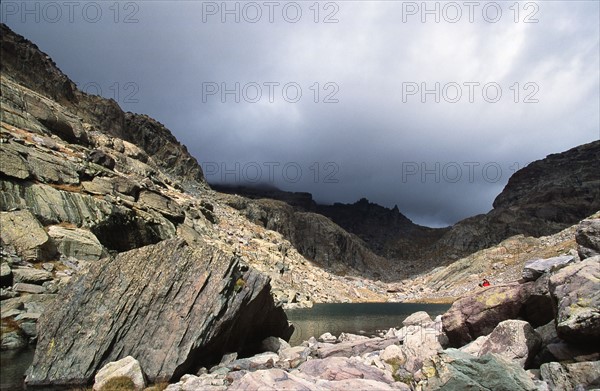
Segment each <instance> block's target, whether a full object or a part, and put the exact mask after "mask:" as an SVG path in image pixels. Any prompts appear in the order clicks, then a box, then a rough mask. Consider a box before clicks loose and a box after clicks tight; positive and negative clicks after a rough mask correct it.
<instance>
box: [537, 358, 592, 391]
mask: <svg viewBox="0 0 600 391" xmlns="http://www.w3.org/2000/svg"><path fill="white" fill-rule="evenodd" d="M540 372H541V376H542V379H543V380H544V381H545V382H546V383H547V384H548V389H549V390H550V391H573V390H588V389H597V388H599V387H600V361H592V362H589V361H588V362H577V363H572V364H561V363H557V362H551V363H547V364H543V365H542V366H541V368H540Z"/></svg>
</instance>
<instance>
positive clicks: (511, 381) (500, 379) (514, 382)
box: [421, 349, 538, 391]
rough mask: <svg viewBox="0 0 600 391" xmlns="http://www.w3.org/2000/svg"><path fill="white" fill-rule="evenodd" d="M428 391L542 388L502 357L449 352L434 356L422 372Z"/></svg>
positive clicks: (423, 387)
mask: <svg viewBox="0 0 600 391" xmlns="http://www.w3.org/2000/svg"><path fill="white" fill-rule="evenodd" d="M422 373H423V376H424V377H425V379H424V380H423V381H422V384H421V386H422V387H421V389H422V390H425V391H433V390H444V391H454V390H456V391H463V390H494V391H525V390H526V391H535V390H537V389H538V388H537V387H536V385H535V384H534V382H533V380H531V378H530V377H529V375H528V374H527V372H525V370H524V369H523V368H521V367H520V366H519V365H518V364H516V363H512V362H510V361H508V360H506V359H504V358H502V357H500V356H496V355H494V354H486V355H484V356H482V357H473V356H472V355H470V354H468V353H463V352H461V351H459V350H456V349H447V350H444V351H443V352H441V353H439V354H438V355H437V356H435V357H433V358H432V359H431V360H430V361H429V362H427V363H426V364H425V365H424V367H423V369H422Z"/></svg>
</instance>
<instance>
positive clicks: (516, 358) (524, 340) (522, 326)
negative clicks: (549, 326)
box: [478, 320, 542, 367]
mask: <svg viewBox="0 0 600 391" xmlns="http://www.w3.org/2000/svg"><path fill="white" fill-rule="evenodd" d="M541 343H542V338H541V337H540V336H539V335H538V334H537V333H536V332H535V330H534V329H533V327H531V325H530V324H529V323H527V322H525V321H523V320H505V321H503V322H500V324H498V326H497V327H496V328H495V329H494V331H492V333H491V334H490V335H489V336H488V338H487V339H486V341H485V342H484V343H483V345H482V346H481V349H480V350H479V353H478V356H483V355H485V354H487V353H496V354H498V355H500V356H502V357H504V358H506V359H508V360H510V361H512V362H516V363H518V364H519V365H521V366H522V367H527V366H528V364H529V363H530V362H531V360H532V359H533V358H534V357H535V355H536V353H537V352H538V350H539V349H540V345H541Z"/></svg>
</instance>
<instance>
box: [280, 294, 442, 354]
mask: <svg viewBox="0 0 600 391" xmlns="http://www.w3.org/2000/svg"><path fill="white" fill-rule="evenodd" d="M449 308H450V305H448V304H412V303H340V304H315V305H314V307H312V308H301V309H293V310H287V311H286V314H287V316H288V319H289V320H290V321H291V322H292V323H293V324H294V327H295V328H296V329H295V331H294V334H293V335H292V338H291V339H290V344H291V345H292V346H295V345H299V344H300V343H301V342H302V341H306V340H307V339H309V338H310V337H311V336H314V337H315V338H318V337H319V336H320V335H321V334H323V333H326V332H329V333H331V334H333V335H335V336H338V335H339V334H340V333H342V332H345V333H352V334H362V335H367V336H370V335H374V334H376V332H377V331H378V330H388V329H389V328H391V327H395V328H400V327H402V321H403V320H404V319H406V318H407V317H408V316H409V315H411V314H413V313H415V312H417V311H426V312H427V313H428V314H429V316H431V318H432V319H434V318H435V317H436V316H437V315H440V314H443V313H444V312H446V311H447V310H448V309H449Z"/></svg>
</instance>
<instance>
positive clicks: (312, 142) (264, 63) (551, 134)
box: [3, 1, 600, 226]
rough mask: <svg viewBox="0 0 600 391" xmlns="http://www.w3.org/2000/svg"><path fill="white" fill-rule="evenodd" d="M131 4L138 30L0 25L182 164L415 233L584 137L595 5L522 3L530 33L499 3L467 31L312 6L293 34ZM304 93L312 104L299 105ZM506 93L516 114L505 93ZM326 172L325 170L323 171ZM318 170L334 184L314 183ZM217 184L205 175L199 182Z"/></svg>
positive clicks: (456, 214)
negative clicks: (120, 111)
mask: <svg viewBox="0 0 600 391" xmlns="http://www.w3.org/2000/svg"><path fill="white" fill-rule="evenodd" d="M4 3H6V2H3V4H4ZM17 3H19V4H20V2H17ZM258 3H259V4H262V3H261V2H258ZM106 4H107V3H106ZM135 4H137V5H138V6H139V12H138V13H137V14H136V17H137V18H138V19H139V23H133V24H126V23H116V24H115V23H114V21H113V20H112V19H111V18H110V17H112V16H114V15H113V14H111V13H110V12H111V11H110V10H106V11H105V12H106V14H105V16H107V17H106V18H103V19H102V20H101V21H100V22H98V23H95V24H91V23H86V22H85V21H82V20H76V21H75V22H74V23H68V22H66V21H64V20H61V21H60V22H59V23H44V22H43V21H42V22H41V23H31V22H30V21H29V22H26V23H21V22H20V21H19V20H18V19H15V18H12V19H8V16H7V15H5V14H3V21H5V22H7V24H8V25H9V26H11V28H13V29H14V30H16V31H17V32H19V33H21V34H23V35H25V36H26V37H27V38H29V39H31V40H33V41H34V42H35V43H37V44H38V45H39V46H40V47H41V49H42V50H44V51H46V52H47V53H48V54H49V55H51V56H52V57H53V59H54V60H55V61H56V62H57V64H58V65H59V67H60V68H61V69H62V70H63V71H65V73H67V74H68V75H69V76H70V77H71V78H72V79H74V80H75V81H77V82H79V83H80V85H85V83H89V82H95V83H98V85H100V86H101V87H102V92H103V95H104V96H107V97H113V95H112V94H113V91H112V90H110V87H111V86H114V83H119V92H120V96H119V97H120V102H119V103H120V104H121V105H122V107H123V108H124V109H125V110H130V111H135V112H142V113H147V114H149V115H151V116H153V117H155V118H156V119H158V120H159V121H161V122H163V123H164V124H166V125H167V126H168V127H169V128H170V129H171V130H172V131H173V133H174V134H175V135H176V136H177V137H178V138H179V139H180V140H181V141H182V142H184V143H185V144H186V145H188V147H189V150H190V151H191V152H192V153H193V154H194V155H195V156H196V157H197V158H198V161H200V162H204V163H208V164H210V163H217V164H218V165H219V166H220V165H221V164H226V165H227V167H229V168H231V167H235V163H236V162H238V163H240V167H242V168H243V167H244V164H248V163H252V162H255V163H257V164H259V165H262V166H263V167H264V164H265V163H269V162H278V163H279V164H280V166H279V167H283V166H284V165H285V164H286V163H290V162H293V163H297V164H298V165H299V166H300V167H301V168H302V177H301V178H300V179H299V180H298V181H297V182H292V181H289V180H286V179H285V177H283V176H282V175H281V173H280V172H277V175H275V184H276V185H277V186H279V187H281V188H283V189H288V190H294V191H310V192H312V193H313V194H314V196H315V198H316V199H317V200H318V201H320V202H334V201H341V202H354V201H356V200H358V199H359V198H361V197H367V198H369V199H370V200H371V201H373V202H378V203H380V204H383V205H385V206H388V207H392V206H394V205H395V204H397V205H398V207H399V208H400V210H401V211H402V212H403V213H405V214H406V215H407V216H409V217H410V218H411V219H413V221H415V222H417V223H421V224H427V225H435V226H442V225H448V224H453V223H455V222H456V221H458V220H460V219H462V218H465V217H468V216H471V215H473V214H477V213H484V212H487V211H488V210H489V209H491V204H492V201H493V199H494V198H495V196H496V195H497V194H498V193H499V192H500V191H501V190H502V188H503V186H504V185H505V184H506V183H507V181H508V178H509V176H510V174H511V173H512V172H513V171H514V169H515V168H516V167H517V166H518V167H522V166H523V165H524V164H526V163H528V162H530V161H532V160H536V159H540V158H543V157H544V156H546V155H547V154H550V153H554V152H559V151H563V150H566V149H569V148H571V147H573V146H576V145H579V144H582V143H585V142H590V141H593V140H596V139H598V138H600V129H599V128H600V127H599V124H600V117H599V113H598V107H599V105H600V103H599V100H600V98H599V94H598V91H599V71H598V69H599V68H600V63H599V54H598V53H599V39H598V37H599V26H598V19H597V15H598V12H599V10H598V7H599V5H598V3H596V2H566V1H565V2H560V1H555V2H538V3H536V4H537V5H538V8H539V12H538V13H537V14H536V17H537V18H538V19H539V22H538V23H534V24H524V23H514V22H513V20H512V18H513V14H512V11H511V10H509V9H508V7H509V6H510V5H512V4H513V3H512V2H511V3H510V4H509V3H500V4H501V5H502V7H503V16H502V19H501V20H500V21H499V22H498V23H493V24H492V23H487V22H485V21H483V20H481V17H476V22H475V23H469V22H468V21H465V20H461V21H460V22H459V23H455V24H452V23H446V22H444V21H443V20H442V21H441V23H432V22H428V23H421V22H419V21H418V18H409V23H402V13H401V11H402V4H403V3H402V2H366V1H365V2H335V3H334V4H337V6H338V8H339V11H338V12H337V14H336V17H337V18H338V19H339V23H333V24H324V23H314V22H313V21H312V17H313V16H314V15H313V13H312V11H311V10H310V9H309V8H308V7H310V6H311V5H312V4H313V3H312V2H301V3H299V4H300V5H301V7H302V9H303V16H302V18H301V20H300V22H298V23H287V22H285V21H284V20H282V18H281V17H280V15H279V17H276V20H275V22H274V23H269V22H268V21H266V20H265V16H264V15H263V19H262V20H261V22H259V23H255V24H253V23H245V22H242V23H238V24H236V23H225V24H223V23H221V22H220V21H219V19H218V18H217V17H209V18H208V23H203V22H202V3H201V2H183V1H181V2H179V1H171V2H166V1H165V2H161V1H152V2H135ZM219 4H220V2H219ZM230 4H232V3H230ZM244 4H247V3H240V6H243V5H244ZM281 4H282V5H283V4H285V3H284V2H282V3H281ZM320 4H321V5H323V4H324V3H320ZM418 4H421V2H418ZM429 4H434V3H433V2H429ZM440 4H441V6H443V5H444V4H446V3H440ZM459 4H460V3H459ZM481 4H482V5H483V4H484V3H481ZM520 4H521V5H523V3H520ZM105 6H106V5H105ZM106 7H107V6H106ZM124 11H126V10H124V9H122V10H121V14H120V18H121V19H122V18H123V17H124V15H125V14H124V13H123V12H124ZM325 11H327V12H330V11H331V9H328V10H324V9H321V10H320V15H319V17H320V19H321V20H322V18H323V17H324V16H325V15H326V14H327V12H325ZM525 11H526V10H524V9H521V13H520V18H523V17H524V16H525V15H527V14H526V13H525ZM277 15H278V14H276V16H277ZM109 16H110V17H109ZM476 16H477V14H476ZM127 82H134V83H136V86H137V87H139V91H138V92H137V93H136V94H135V98H137V99H139V102H138V103H127V102H124V97H125V96H126V94H127V93H130V92H131V90H125V89H124V85H125V83H127ZM206 82H216V83H221V82H225V83H227V85H228V86H230V87H231V86H233V84H234V83H235V82H239V83H241V86H243V85H245V84H246V83H249V82H257V83H259V84H262V83H264V82H279V83H280V86H279V88H277V89H276V97H275V101H274V102H273V103H270V102H268V100H267V95H266V88H263V90H262V92H263V97H262V99H261V100H260V102H258V103H247V102H244V100H243V99H241V100H242V102H241V103H233V102H232V98H231V97H230V98H229V101H228V102H227V103H221V102H220V98H219V97H218V96H210V97H209V99H208V100H207V102H203V101H202V85H203V84H202V83H206ZM287 82H295V83H298V84H299V85H300V86H301V88H302V94H303V95H302V99H301V100H300V101H299V102H298V103H288V102H286V101H285V100H284V99H283V98H282V96H281V88H280V87H281V86H283V84H285V83H287ZM315 82H318V83H319V87H320V90H319V101H320V103H314V102H313V99H314V91H313V90H311V89H310V87H311V86H314V83H315ZM327 82H335V83H336V85H337V86H338V87H339V91H337V94H336V95H335V98H337V99H339V103H330V104H325V103H322V100H323V99H324V97H325V95H326V94H327V93H329V92H331V91H332V89H329V90H325V89H324V84H325V83H327ZM406 82H414V83H417V84H418V85H419V86H420V83H421V82H425V83H427V86H428V87H429V88H431V87H432V86H433V85H434V83H435V82H440V83H441V86H444V85H447V83H451V82H457V83H459V84H460V85H462V83H464V82H479V83H480V84H481V85H483V84H485V83H488V82H496V83H498V84H499V85H500V86H501V88H502V99H501V100H500V101H499V102H498V103H488V102H486V101H485V100H484V99H483V97H482V95H481V91H480V89H479V90H478V91H477V93H476V94H475V95H474V96H475V101H474V102H473V103H470V102H469V101H468V100H467V96H466V94H467V89H466V87H464V86H462V87H463V88H462V93H463V96H462V99H461V100H460V102H458V103H448V102H446V101H444V99H443V97H442V99H441V102H440V103H435V102H433V101H432V99H433V98H432V97H431V96H426V98H427V103H422V102H421V99H420V95H419V94H417V95H414V96H408V99H406V101H404V100H403V96H402V88H403V83H406ZM515 82H519V103H515V102H514V91H513V90H511V89H510V88H511V87H514V83H515ZM527 82H534V83H536V85H537V86H538V87H539V91H538V92H537V93H536V94H535V96H534V97H535V98H537V99H539V103H529V104H526V103H522V100H523V99H524V97H525V96H526V95H527V94H528V93H530V92H531V91H533V90H531V89H525V87H524V85H525V83H527ZM329 162H332V163H334V165H333V166H331V165H330V166H328V167H327V168H328V169H327V170H326V169H325V165H326V164H327V163H329ZM315 163H318V167H319V172H318V173H316V172H315V168H316V167H317V166H315V165H314V164H315ZM413 163H416V164H417V165H418V167H419V168H420V167H421V164H425V166H426V167H430V168H431V167H436V166H435V165H436V163H439V164H440V169H439V171H443V169H444V167H446V170H450V169H451V168H452V167H453V164H457V165H458V166H459V167H463V172H462V177H461V179H460V180H458V181H456V183H454V182H453V181H451V180H448V178H441V179H440V180H439V182H436V180H435V176H434V175H433V174H429V175H426V176H425V178H421V177H420V172H419V173H417V174H416V175H412V176H409V177H407V178H406V179H407V180H406V181H403V175H402V174H403V171H402V168H403V167H404V168H405V169H406V167H409V166H410V164H413ZM470 163H478V164H479V165H478V166H477V167H478V168H482V167H483V166H484V165H485V164H486V163H494V164H497V165H498V166H499V167H501V169H502V173H501V176H500V177H499V178H498V180H494V181H492V180H490V178H486V177H484V175H483V174H482V172H481V170H479V171H478V172H476V175H475V177H474V178H473V180H469V178H468V172H467V170H468V168H467V166H465V164H467V165H468V164H470ZM515 163H517V165H515ZM403 164H404V165H403ZM407 164H408V166H407ZM311 167H312V168H311ZM332 167H333V168H335V170H334V169H332ZM336 170H337V171H336ZM333 171H335V175H333V177H332V178H333V179H336V180H337V182H336V183H324V182H325V181H324V177H325V176H327V175H330V174H331V173H332V172H333ZM442 174H443V173H441V172H440V175H441V176H443V175H442ZM446 174H450V171H447V172H446ZM491 174H492V172H491V171H490V175H491ZM229 177H230V178H229V179H230V180H231V177H232V176H231V175H230V176H229ZM265 177H268V173H267V169H266V168H265V169H264V171H263V179H264V178H265ZM452 178H453V177H452ZM452 178H450V179H452ZM220 179H221V173H217V174H216V175H213V176H212V177H210V176H209V180H215V181H219V180H220ZM238 179H243V178H238ZM315 179H316V180H315ZM329 179H331V178H329ZM492 179H495V178H492Z"/></svg>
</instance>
